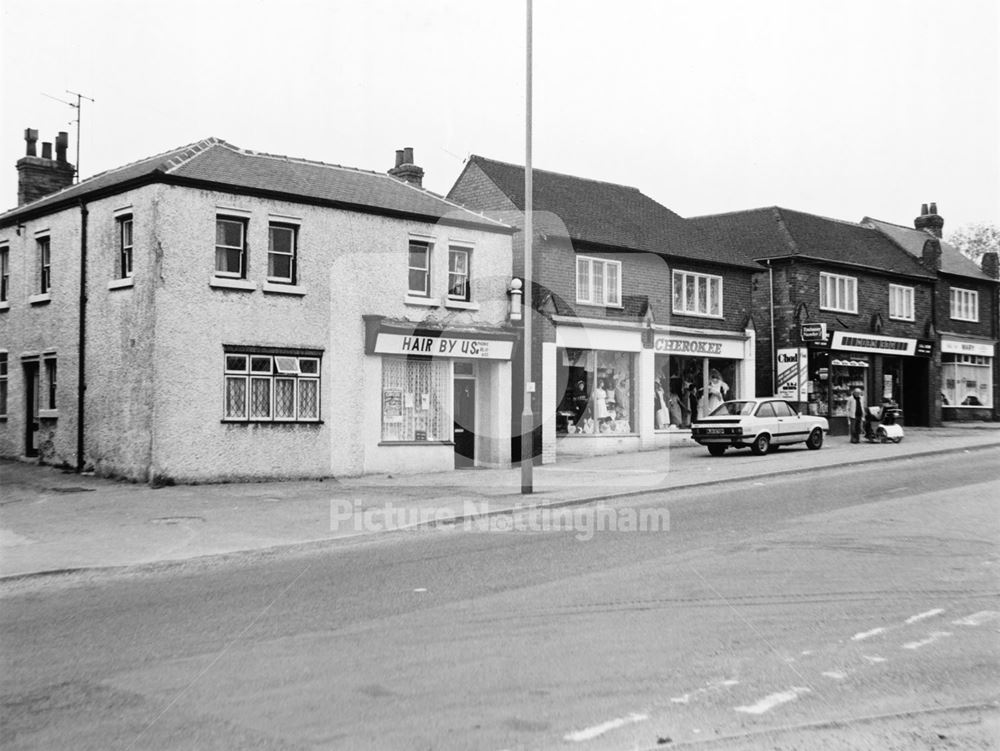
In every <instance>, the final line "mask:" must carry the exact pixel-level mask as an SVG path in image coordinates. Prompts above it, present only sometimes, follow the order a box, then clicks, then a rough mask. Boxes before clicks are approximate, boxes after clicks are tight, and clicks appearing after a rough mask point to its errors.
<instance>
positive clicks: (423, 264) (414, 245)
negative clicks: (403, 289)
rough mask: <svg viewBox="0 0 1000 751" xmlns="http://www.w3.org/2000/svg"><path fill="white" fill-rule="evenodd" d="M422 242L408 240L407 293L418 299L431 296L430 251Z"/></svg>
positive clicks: (428, 246) (430, 245)
mask: <svg viewBox="0 0 1000 751" xmlns="http://www.w3.org/2000/svg"><path fill="white" fill-rule="evenodd" d="M432 248H433V245H432V244H431V243H429V242H426V241H424V240H410V261H409V272H410V281H409V287H408V292H409V293H410V294H411V295H416V296H418V297H430V296H431V249H432Z"/></svg>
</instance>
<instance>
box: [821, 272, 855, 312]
mask: <svg viewBox="0 0 1000 751" xmlns="http://www.w3.org/2000/svg"><path fill="white" fill-rule="evenodd" d="M819 306H820V307H821V308H822V309H823V310H835V311H838V312H840V313H857V312H858V280H857V279H855V278H854V277H853V276H841V275H840V274H827V273H820V275H819Z"/></svg>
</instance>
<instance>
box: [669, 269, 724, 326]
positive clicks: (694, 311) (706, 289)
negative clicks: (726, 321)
mask: <svg viewBox="0 0 1000 751" xmlns="http://www.w3.org/2000/svg"><path fill="white" fill-rule="evenodd" d="M673 284H674V290H673V297H674V303H673V311H674V313H679V314H681V315H694V316H706V317H712V318H721V317H722V277H721V276H715V275H713V274H696V273H694V272H691V271H674V273H673Z"/></svg>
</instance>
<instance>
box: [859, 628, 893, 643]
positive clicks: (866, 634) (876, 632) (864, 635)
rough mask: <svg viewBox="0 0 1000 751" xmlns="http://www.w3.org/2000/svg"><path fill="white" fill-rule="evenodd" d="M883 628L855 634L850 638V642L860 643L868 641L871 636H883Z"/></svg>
mask: <svg viewBox="0 0 1000 751" xmlns="http://www.w3.org/2000/svg"><path fill="white" fill-rule="evenodd" d="M884 633H885V629H884V628H881V627H879V628H873V629H872V630H871V631H862V632H861V633H860V634H855V635H854V636H852V637H851V641H861V640H862V639H868V638H869V637H872V636H878V635H879V634H884Z"/></svg>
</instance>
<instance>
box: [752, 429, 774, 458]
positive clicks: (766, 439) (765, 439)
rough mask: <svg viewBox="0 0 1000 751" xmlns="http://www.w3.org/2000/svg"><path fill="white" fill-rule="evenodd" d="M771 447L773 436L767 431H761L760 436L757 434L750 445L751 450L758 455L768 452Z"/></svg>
mask: <svg viewBox="0 0 1000 751" xmlns="http://www.w3.org/2000/svg"><path fill="white" fill-rule="evenodd" d="M770 448H771V436H769V435H768V434H767V433H761V434H760V435H759V436H757V437H756V438H755V439H754V441H753V444H752V445H751V446H750V450H751V451H752V452H753V453H755V454H756V455H757V456H762V455H763V454H766V453H767V452H768V450H770Z"/></svg>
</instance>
